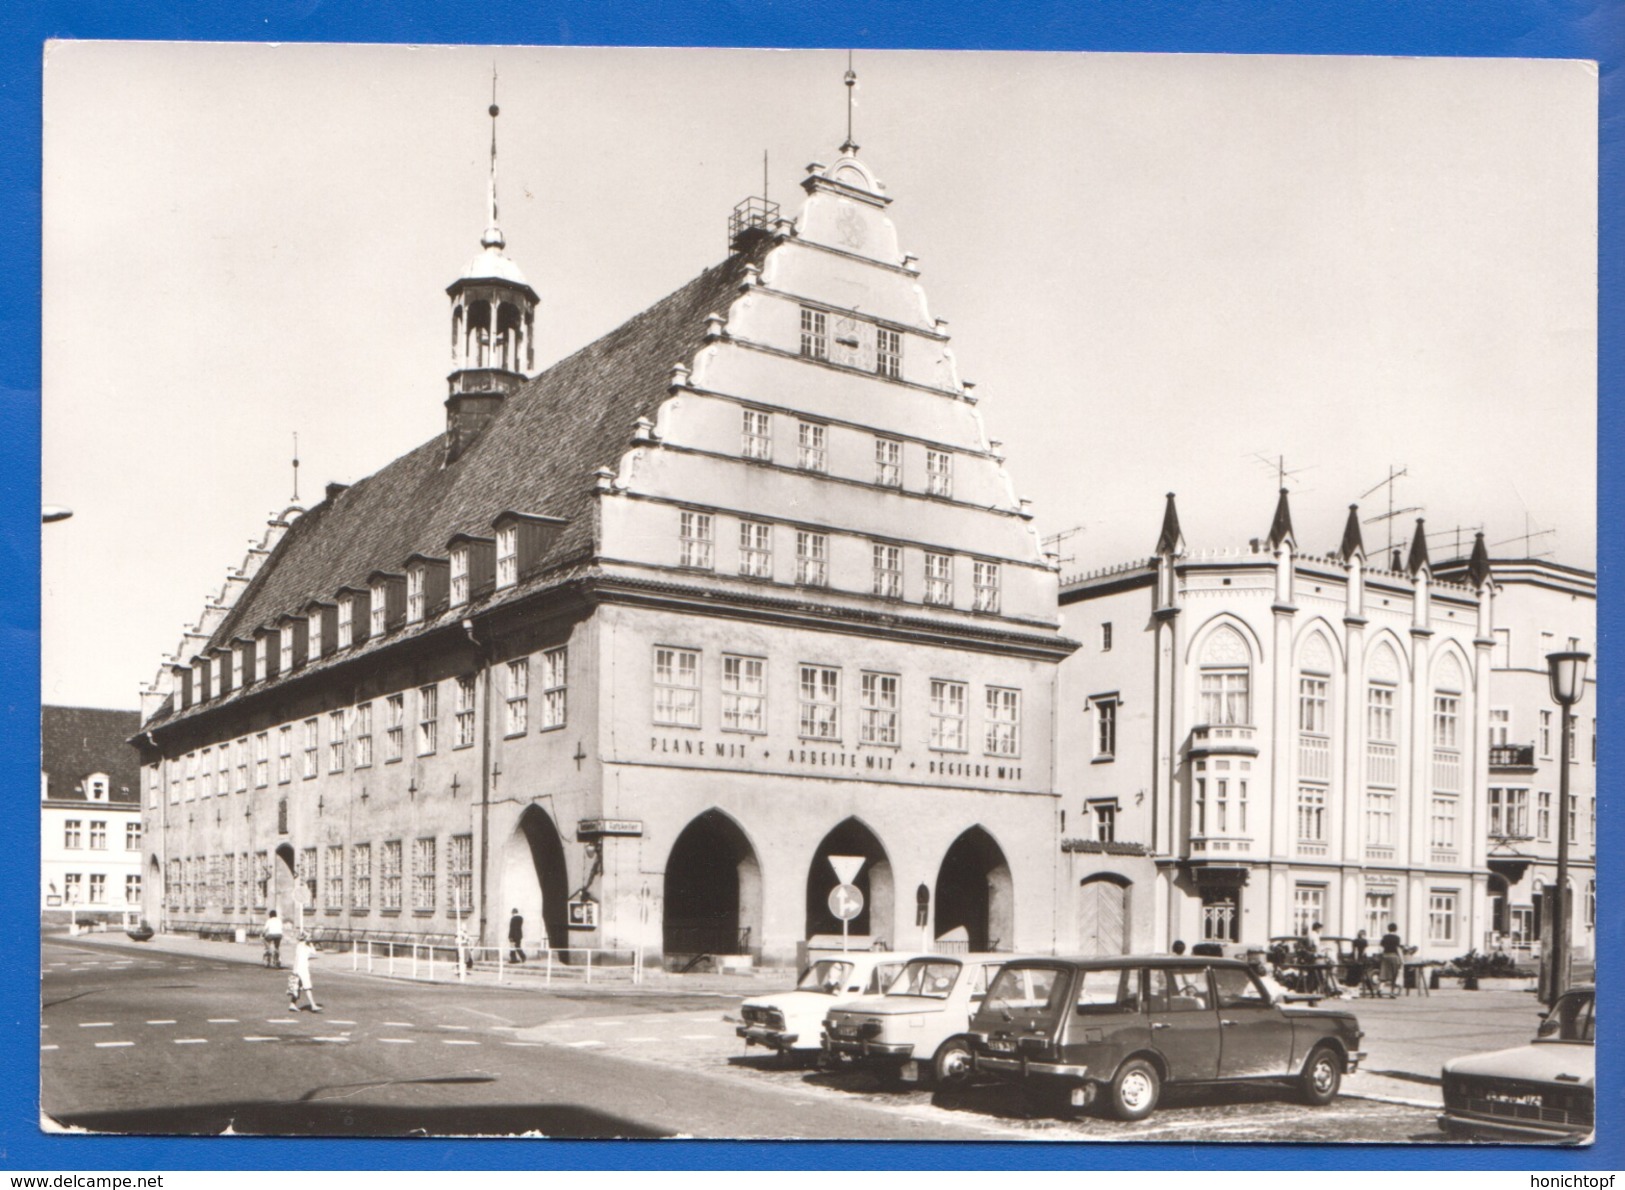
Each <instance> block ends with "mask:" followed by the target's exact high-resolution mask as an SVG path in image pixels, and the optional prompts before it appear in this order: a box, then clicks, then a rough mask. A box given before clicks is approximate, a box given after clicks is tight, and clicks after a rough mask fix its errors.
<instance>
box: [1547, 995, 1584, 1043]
mask: <svg viewBox="0 0 1625 1190" xmlns="http://www.w3.org/2000/svg"><path fill="white" fill-rule="evenodd" d="M1535 1040H1536V1041H1585V1042H1590V1043H1591V1044H1592V1045H1595V1044H1596V1043H1597V1021H1596V997H1595V996H1594V995H1593V994H1592V993H1591V992H1570V993H1569V994H1568V995H1566V996H1564V997H1563V998H1562V999H1561V1000H1559V1001H1558V1002H1557V1004H1556V1006H1555V1007H1553V1009H1552V1011H1551V1012H1549V1013H1547V1014H1546V1019H1545V1020H1543V1021H1541V1022H1540V1031H1539V1032H1538V1033H1536V1034H1535Z"/></svg>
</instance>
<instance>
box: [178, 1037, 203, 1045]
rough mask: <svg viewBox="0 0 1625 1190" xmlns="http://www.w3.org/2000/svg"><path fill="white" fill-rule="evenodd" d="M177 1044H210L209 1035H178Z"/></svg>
mask: <svg viewBox="0 0 1625 1190" xmlns="http://www.w3.org/2000/svg"><path fill="white" fill-rule="evenodd" d="M175 1044H176V1045H208V1044H209V1039H208V1038H207V1037H177V1038H175Z"/></svg>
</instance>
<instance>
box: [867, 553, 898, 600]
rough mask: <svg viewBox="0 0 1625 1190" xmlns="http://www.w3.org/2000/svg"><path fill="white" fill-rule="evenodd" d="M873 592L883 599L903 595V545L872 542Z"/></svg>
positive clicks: (896, 597)
mask: <svg viewBox="0 0 1625 1190" xmlns="http://www.w3.org/2000/svg"><path fill="white" fill-rule="evenodd" d="M872 549H873V551H874V562H875V580H874V590H875V594H876V595H879V596H880V597H882V598H883V599H901V598H902V597H903V547H902V546H900V545H886V544H884V543H883V542H879V541H877V542H874V543H873V545H872Z"/></svg>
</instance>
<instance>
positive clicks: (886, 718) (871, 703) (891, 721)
mask: <svg viewBox="0 0 1625 1190" xmlns="http://www.w3.org/2000/svg"><path fill="white" fill-rule="evenodd" d="M898 681H899V678H898V675H897V674H879V673H867V672H866V673H864V674H863V722H862V725H861V728H860V734H859V737H858V738H859V739H860V740H861V741H862V742H863V743H865V744H884V745H885V746H887V747H890V748H895V747H896V746H897V739H898V733H897V685H898Z"/></svg>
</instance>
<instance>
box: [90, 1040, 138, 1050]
mask: <svg viewBox="0 0 1625 1190" xmlns="http://www.w3.org/2000/svg"><path fill="white" fill-rule="evenodd" d="M134 1044H135V1042H133V1041H98V1042H97V1043H96V1048H97V1049H99V1050H112V1049H123V1048H124V1047H125V1046H130V1045H134Z"/></svg>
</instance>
